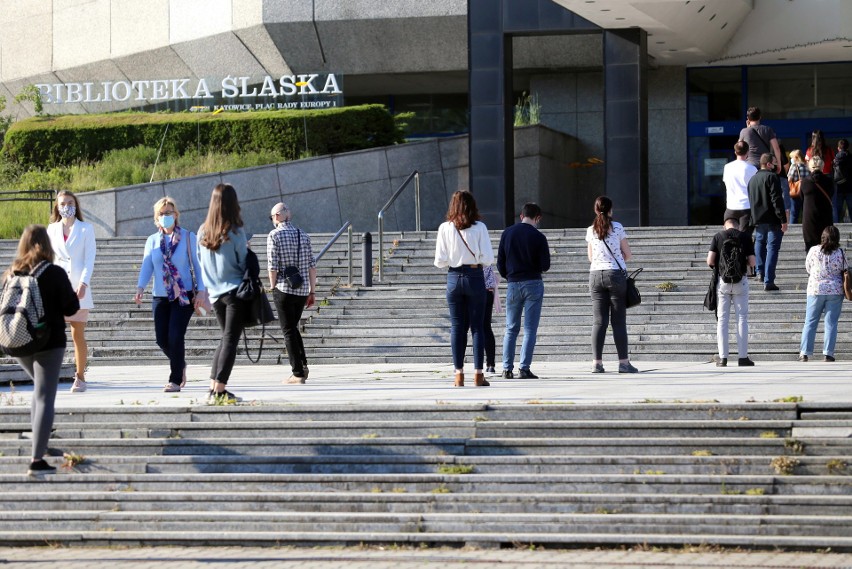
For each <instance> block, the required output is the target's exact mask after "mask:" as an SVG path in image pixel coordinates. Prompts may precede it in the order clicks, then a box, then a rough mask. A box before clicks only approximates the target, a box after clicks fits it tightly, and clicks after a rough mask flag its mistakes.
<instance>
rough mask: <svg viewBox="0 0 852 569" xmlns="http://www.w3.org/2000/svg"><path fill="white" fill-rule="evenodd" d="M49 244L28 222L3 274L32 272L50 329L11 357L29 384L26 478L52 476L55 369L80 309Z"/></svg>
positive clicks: (40, 228)
mask: <svg viewBox="0 0 852 569" xmlns="http://www.w3.org/2000/svg"><path fill="white" fill-rule="evenodd" d="M53 259H54V253H53V245H52V244H51V241H50V237H49V236H48V234H47V229H45V227H44V226H43V225H30V226H28V227H27V228H26V229H24V233H23V234H22V235H21V240H20V241H19V242H18V252H17V255H15V259H14V260H13V261H12V264H11V266H10V267H9V270H8V271H7V272H6V274H5V275H4V277H3V283H4V286H5V283H6V280H7V279H8V278H10V277H11V276H12V275H16V274H17V275H33V276H35V277H36V281H37V282H38V289H39V293H40V296H41V301H42V308H43V309H44V322H45V324H46V326H47V327H48V330H49V336H48V338H47V343H46V344H45V345H44V346H43V347H42V348H41V349H40V350H39V351H38V352H36V353H34V354H32V355H29V356H18V357H16V358H15V360H17V362H18V364H19V365H20V366H21V367H22V368H23V370H24V371H25V372H26V374H27V375H28V376H29V378H30V379H31V380H32V382H33V399H32V407H31V409H32V410H31V413H30V416H31V420H32V429H33V438H32V462H31V463H30V467H29V470H28V474H29V475H30V476H38V475H42V474H53V473H55V472H56V467H54V466H51V465H50V464H48V463H47V461H45V460H44V455H45V453H47V442H48V441H49V440H50V430H51V428H52V427H53V415H54V402H55V401H56V389H57V387H58V386H59V372H60V369H61V368H62V358H63V357H65V346H66V344H67V343H68V339H67V338H66V336H65V318H67V317H69V316H73V315H74V314H75V313H76V312H77V311H78V310H79V309H80V299H79V298H78V296H77V293H76V292H75V291H74V288H73V287H72V286H71V281H70V280H68V274H67V273H66V271H65V269H63V268H62V267H59V266H57V265H54V264H53Z"/></svg>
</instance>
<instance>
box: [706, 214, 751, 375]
mask: <svg viewBox="0 0 852 569" xmlns="http://www.w3.org/2000/svg"><path fill="white" fill-rule="evenodd" d="M738 223H739V220H737V219H736V218H734V217H733V216H732V217H730V218H728V219H726V220H725V229H724V230H722V231H720V232H719V233H717V234H716V235H714V236H713V241H712V242H711V243H710V251H709V252H708V253H707V264H708V265H709V266H710V267H711V268H712V269H713V274H714V275H718V279H717V281H716V286H717V289H716V290H717V296H718V299H719V300H718V307H717V317H718V321H717V323H716V343H717V344H718V348H719V356H718V358H717V359H716V366H717V367H726V366H727V365H728V316H729V312H730V308H731V304H733V305H734V312H735V313H736V315H737V329H736V336H737V352H738V356H739V359H738V364H739V365H740V366H753V365H754V362H753V361H751V360H750V359H749V357H748V279H747V278H746V276H745V275H746V272H747V268H748V267H754V265H755V257H754V245H753V244H752V242H751V238H750V237H749V236H748V235H747V234H746V233H743V232H741V231H740V230H738V229H736V227H737V224H738ZM729 239H736V240H738V241H739V242H740V251H741V253H742V254H741V255H739V261H740V262H741V263H742V264H743V265H745V266H740V267H739V274H740V275H742V276H741V277H740V278H739V280H737V279H736V278H734V279H731V280H732V281H736V282H725V279H723V278H722V276H721V275H719V270H718V269H719V266H720V265H723V264H724V263H723V262H722V255H723V251H724V250H725V242H726V241H727V240H729Z"/></svg>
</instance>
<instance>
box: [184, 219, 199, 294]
mask: <svg viewBox="0 0 852 569" xmlns="http://www.w3.org/2000/svg"><path fill="white" fill-rule="evenodd" d="M186 258H187V260H188V261H189V274H190V275H192V294H193V296H194V295H196V294H198V281H196V280H195V267H194V266H193V264H192V233H190V232H189V230H188V229H187V231H186Z"/></svg>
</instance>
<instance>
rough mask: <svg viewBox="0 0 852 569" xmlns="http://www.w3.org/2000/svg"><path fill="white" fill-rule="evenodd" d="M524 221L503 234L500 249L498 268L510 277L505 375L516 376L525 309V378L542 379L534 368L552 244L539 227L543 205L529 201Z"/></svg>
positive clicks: (505, 277)
mask: <svg viewBox="0 0 852 569" xmlns="http://www.w3.org/2000/svg"><path fill="white" fill-rule="evenodd" d="M520 217H521V222H520V223H516V224H515V225H513V226H511V227H508V228H507V229H506V230H505V231H503V235H502V236H501V237H500V247H499V249H498V250H497V271H499V272H500V276H501V277H503V278H504V279H506V280H507V281H508V284H507V285H506V334H505V335H504V336H503V374H502V376H503V377H504V378H508V379H511V378H512V377H514V373H513V372H512V368H513V367H514V362H515V345H516V342H517V340H518V332H520V330H521V313H523V316H524V343H523V344H522V345H521V363H520V370H519V375H518V377H520V378H521V379H538V376H536V375H535V374H534V373H533V372H532V371H530V364H531V363H532V357H533V350H535V340H536V333H537V331H538V321H539V319H540V317H541V303H542V300H543V299H544V281H542V280H541V273H544V272H546V271H547V270H548V269H550V248H549V246H548V244H547V237H545V236H544V234H543V233H542V232H541V231H539V230H538V224H539V222H541V208H540V207H539V206H538V205H536V204H534V203H528V204H525V205H524V207H523V209H522V210H521V215H520Z"/></svg>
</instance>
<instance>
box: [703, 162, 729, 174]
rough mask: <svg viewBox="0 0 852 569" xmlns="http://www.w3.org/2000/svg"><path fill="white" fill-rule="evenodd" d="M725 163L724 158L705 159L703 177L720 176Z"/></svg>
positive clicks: (723, 170)
mask: <svg viewBox="0 0 852 569" xmlns="http://www.w3.org/2000/svg"><path fill="white" fill-rule="evenodd" d="M727 163H728V161H727V160H726V159H725V158H705V159H704V175H705V176H721V175H722V174H723V173H724V172H725V164H727Z"/></svg>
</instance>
